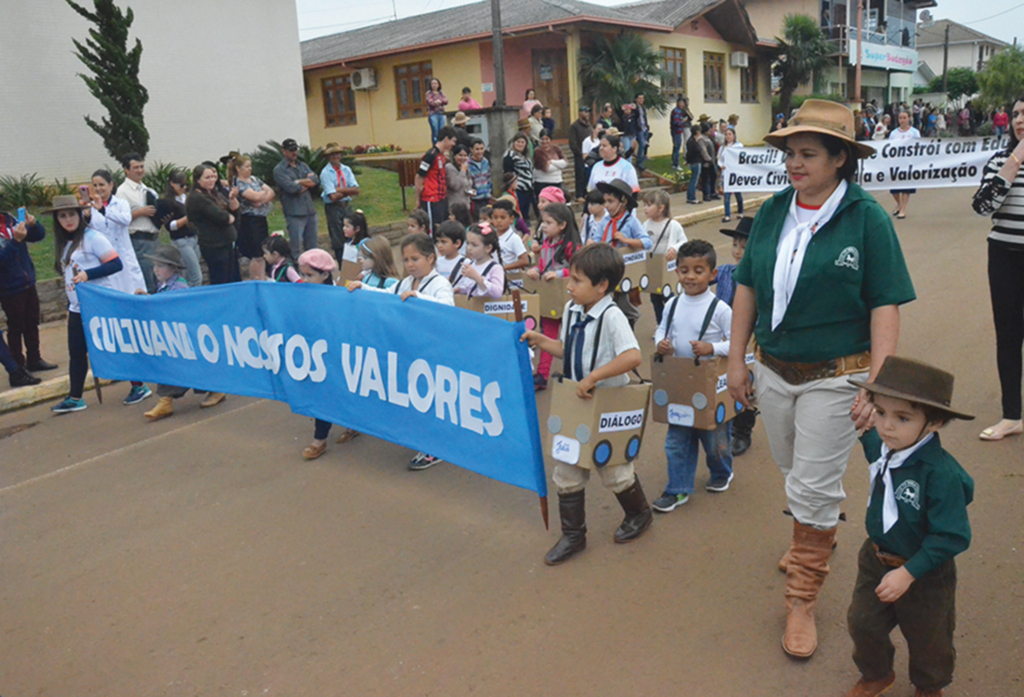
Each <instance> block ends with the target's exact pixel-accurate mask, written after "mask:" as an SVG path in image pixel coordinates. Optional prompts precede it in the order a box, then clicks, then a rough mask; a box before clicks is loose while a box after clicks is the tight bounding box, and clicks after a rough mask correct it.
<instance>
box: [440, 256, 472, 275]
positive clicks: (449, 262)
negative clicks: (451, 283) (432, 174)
mask: <svg viewBox="0 0 1024 697" xmlns="http://www.w3.org/2000/svg"><path fill="white" fill-rule="evenodd" d="M465 260H466V257H464V256H462V255H461V254H456V255H455V258H454V259H449V258H447V257H440V256H439V257H438V258H437V261H435V262H434V271H437V272H438V273H439V274H441V275H442V276H444V277H445V278H451V277H452V271H454V270H455V267H456V266H461V265H462V262H464V261H465Z"/></svg>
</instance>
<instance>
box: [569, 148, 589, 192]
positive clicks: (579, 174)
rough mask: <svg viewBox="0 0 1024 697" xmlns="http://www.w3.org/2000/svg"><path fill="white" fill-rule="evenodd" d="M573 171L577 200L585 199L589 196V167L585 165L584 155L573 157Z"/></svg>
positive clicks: (574, 154) (574, 155)
mask: <svg viewBox="0 0 1024 697" xmlns="http://www.w3.org/2000/svg"><path fill="white" fill-rule="evenodd" d="M572 170H573V174H574V175H575V179H576V191H575V192H574V193H575V194H576V198H583V197H584V196H586V195H587V166H586V165H585V164H583V154H582V153H580V154H579V155H577V154H576V153H573V156H572Z"/></svg>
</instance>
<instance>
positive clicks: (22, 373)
mask: <svg viewBox="0 0 1024 697" xmlns="http://www.w3.org/2000/svg"><path fill="white" fill-rule="evenodd" d="M8 380H10V382H11V387H28V386H29V385H38V384H39V383H41V382H42V381H43V380H42V378H37V377H36V376H35V375H33V374H32V373H30V372H28V371H27V370H26V369H25V368H18V369H17V370H15V371H14V372H13V373H11V374H10V375H9V376H8Z"/></svg>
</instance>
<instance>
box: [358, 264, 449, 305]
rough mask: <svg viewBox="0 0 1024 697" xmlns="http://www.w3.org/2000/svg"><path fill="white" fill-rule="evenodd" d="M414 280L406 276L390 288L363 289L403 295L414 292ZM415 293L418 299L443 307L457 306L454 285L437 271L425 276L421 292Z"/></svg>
mask: <svg viewBox="0 0 1024 697" xmlns="http://www.w3.org/2000/svg"><path fill="white" fill-rule="evenodd" d="M413 280H415V279H413V277H412V276H406V277H405V278H403V279H402V280H401V282H400V283H396V284H395V285H393V286H391V287H390V288H374V287H373V286H363V288H365V289H366V290H372V291H373V292H374V293H391V294H392V295H401V294H402V293H404V292H405V291H407V290H412V282H413ZM414 292H415V294H416V297H417V298H423V299H424V300H429V301H431V302H435V303H440V304H442V305H451V306H452V307H454V306H455V294H454V292H453V291H452V284H451V283H449V282H448V279H447V278H444V277H443V276H440V275H438V273H437V272H436V271H431V272H430V273H428V274H427V275H426V276H424V277H423V280H422V281H420V286H419V290H417V291H414Z"/></svg>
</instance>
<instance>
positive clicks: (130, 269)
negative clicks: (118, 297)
mask: <svg viewBox="0 0 1024 697" xmlns="http://www.w3.org/2000/svg"><path fill="white" fill-rule="evenodd" d="M91 211H92V212H91V213H90V215H89V227H91V228H92V229H93V230H96V231H97V232H99V233H101V234H102V235H103V236H104V237H106V238H107V241H108V242H110V244H111V245H113V247H114V250H115V251H116V252H117V256H119V257H121V263H122V264H123V265H124V269H123V270H122V271H119V272H117V273H116V274H114V275H113V276H112V277H111V281H112V285H111V287H112V288H116V289H117V290H120V291H123V292H125V293H134V292H135V291H136V289H138V288H142V289H143V290H145V289H146V280H145V278H143V276H142V267H140V266H139V260H138V258H137V257H136V256H135V247H133V246H132V239H131V236H130V235H129V233H128V223H130V222H131V219H132V211H131V208H130V207H129V204H128V202H127V201H125V200H124V199H121V198H118V197H116V196H111V197H110V201H108V202H107V205H106V207H105V208H104V210H103V212H101V211H98V210H96V209H95V208H92V209H91Z"/></svg>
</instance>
